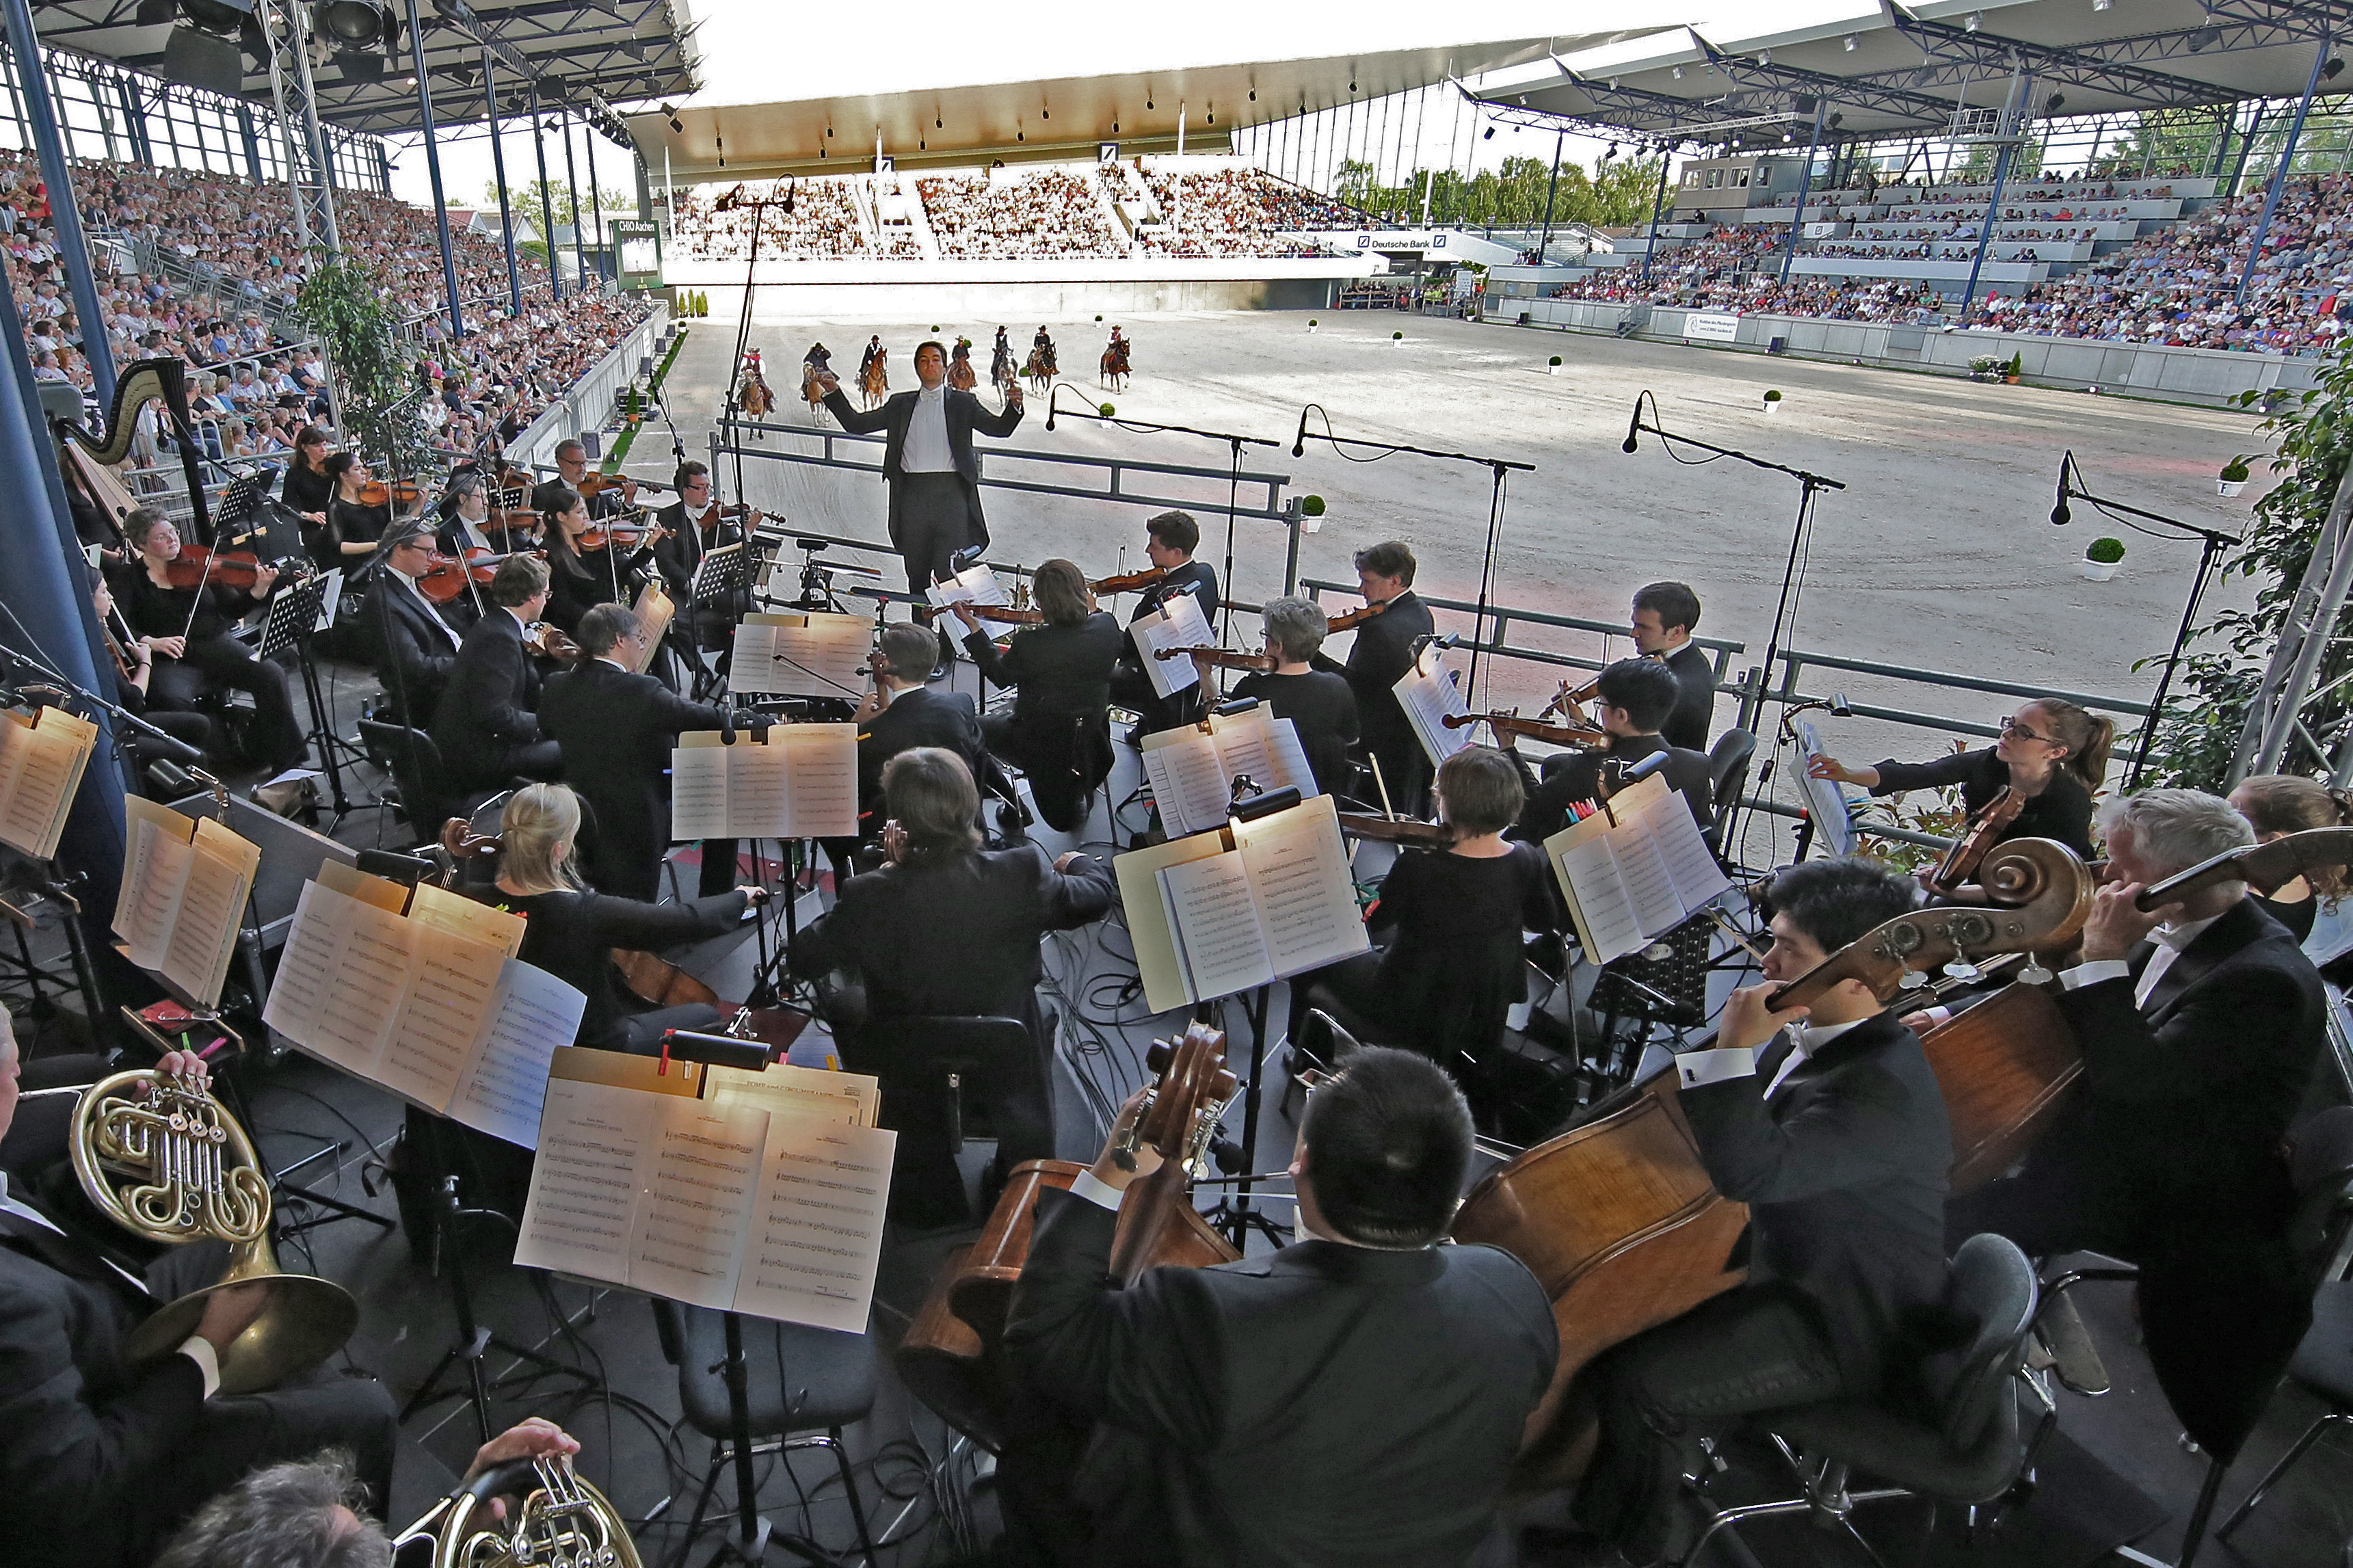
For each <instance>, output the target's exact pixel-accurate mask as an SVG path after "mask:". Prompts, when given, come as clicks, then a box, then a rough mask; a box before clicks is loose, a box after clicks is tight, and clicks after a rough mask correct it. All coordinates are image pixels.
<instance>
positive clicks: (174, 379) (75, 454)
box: [49, 359, 213, 545]
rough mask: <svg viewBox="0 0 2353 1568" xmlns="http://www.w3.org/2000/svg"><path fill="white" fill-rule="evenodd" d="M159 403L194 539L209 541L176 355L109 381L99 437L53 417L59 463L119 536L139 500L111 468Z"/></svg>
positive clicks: (127, 369)
mask: <svg viewBox="0 0 2353 1568" xmlns="http://www.w3.org/2000/svg"><path fill="white" fill-rule="evenodd" d="M159 400H160V401H161V402H162V403H163V405H164V410H165V412H166V413H167V414H168V415H169V416H170V417H171V421H172V437H173V439H174V441H176V442H177V443H178V445H179V448H180V464H181V467H182V468H183V469H184V470H185V473H186V475H187V480H188V499H189V501H190V504H191V505H192V506H193V508H194V516H195V525H194V534H195V540H196V542H200V543H204V544H207V545H209V544H210V543H212V542H213V537H212V533H213V529H212V518H211V516H210V514H209V512H208V511H207V510H206V504H205V474H204V462H203V459H202V458H199V457H198V456H197V455H196V441H195V428H194V426H192V424H191V423H190V421H189V418H188V377H187V367H186V366H185V365H184V364H182V363H180V362H179V361H178V360H176V359H142V360H140V361H137V362H136V363H132V364H129V365H126V366H124V367H123V371H122V374H121V376H120V377H119V378H118V379H117V380H116V381H115V384H114V406H113V407H112V408H111V409H109V410H108V411H107V416H106V429H105V433H104V435H103V436H102V437H101V436H99V435H94V434H92V433H91V432H90V430H89V429H87V428H85V427H84V426H81V425H79V424H78V423H76V422H75V421H73V420H71V419H52V420H51V421H50V422H49V428H50V431H51V433H52V434H53V435H54V436H55V437H56V438H57V443H58V467H59V468H60V469H61V470H62V471H63V473H64V474H65V476H66V482H67V483H69V484H70V485H72V486H74V487H75V488H76V489H79V490H80V491H81V493H82V494H83V495H85V496H87V497H88V498H89V499H90V501H91V503H92V504H93V505H95V506H96V507H97V508H98V510H99V511H100V513H101V514H102V515H103V516H104V517H105V518H106V520H107V521H108V523H109V524H110V525H111V527H112V528H113V530H114V532H115V535H116V537H117V538H118V539H120V538H121V533H122V520H123V518H124V517H126V516H128V515H129V514H130V512H131V510H132V508H133V507H136V506H137V505H138V504H139V501H138V500H137V498H135V497H134V496H132V493H131V491H130V490H129V489H127V488H126V487H125V486H124V485H123V483H122V480H121V479H120V478H119V477H118V476H117V475H116V474H115V472H114V466H115V465H116V464H117V463H120V462H121V461H122V460H123V459H124V458H127V457H129V456H130V455H131V438H132V436H133V435H135V434H137V432H138V428H139V411H140V410H141V409H142V408H144V407H146V406H147V405H148V404H150V403H153V402H156V401H159Z"/></svg>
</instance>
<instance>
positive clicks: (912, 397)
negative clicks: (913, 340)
mask: <svg viewBox="0 0 2353 1568" xmlns="http://www.w3.org/2000/svg"><path fill="white" fill-rule="evenodd" d="M878 341H879V340H878ZM870 352H879V350H876V351H870ZM860 368H861V370H862V369H863V367H862V366H861V367H860ZM947 374H948V351H947V350H946V348H945V347H944V346H943V345H941V344H940V343H938V342H924V343H922V344H919V345H918V346H917V347H916V349H915V379H916V380H917V381H918V382H920V383H922V386H921V388H920V389H919V390H917V391H913V392H902V393H897V394H894V395H892V397H891V398H890V400H889V401H888V402H886V403H884V404H883V405H882V406H881V407H880V408H874V409H867V410H860V409H857V408H853V407H851V406H850V403H849V397H848V395H845V394H844V393H843V392H842V390H841V384H840V382H839V380H838V379H836V378H835V377H834V375H833V374H831V373H829V372H828V373H827V374H823V375H821V376H820V377H819V378H818V379H819V380H820V382H821V383H822V384H824V387H825V393H826V396H825V405H826V407H827V408H828V410H830V411H831V412H832V415H833V416H834V417H835V418H836V419H838V420H839V421H840V422H841V427H842V428H843V429H844V430H848V431H850V432H852V433H854V434H857V435H871V434H873V433H874V432H875V431H877V430H880V431H882V432H884V435H885V439H884V441H883V446H882V479H883V483H884V484H885V485H886V486H887V487H888V489H889V491H890V497H891V511H890V522H889V530H890V536H891V546H892V549H894V550H896V551H898V552H899V557H900V559H901V560H902V562H903V563H905V564H906V568H907V591H908V592H909V593H911V594H920V593H922V592H923V590H924V589H925V588H928V587H929V586H931V585H932V584H934V583H936V582H941V581H944V580H945V579H946V578H948V577H952V576H954V575H955V572H956V563H958V562H959V561H962V560H965V559H968V558H970V557H973V556H976V555H978V554H979V553H980V552H981V551H983V550H985V549H987V545H988V523H987V519H986V518H984V517H983V516H982V514H981V508H980V458H979V457H978V455H977V454H976V453H975V452H974V450H973V445H972V433H973V432H974V431H976V430H977V431H979V432H980V433H981V434H982V435H984V436H994V437H997V438H999V439H1000V440H1001V439H1003V438H1004V437H1008V436H1010V435H1012V434H1013V432H1014V430H1015V429H1016V428H1017V427H1018V426H1019V425H1020V423H1021V389H1020V387H1019V386H1018V385H1017V386H1015V387H1014V388H1012V390H1010V391H1009V392H1008V393H1007V394H1006V395H1005V408H1004V411H1003V412H1001V413H992V412H991V411H990V410H989V409H988V408H987V406H986V405H984V404H982V402H981V401H980V399H978V398H977V397H975V396H974V395H972V394H971V393H969V392H962V391H959V390H957V389H956V388H955V387H952V386H950V385H948V384H947Z"/></svg>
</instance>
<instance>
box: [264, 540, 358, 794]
mask: <svg viewBox="0 0 2353 1568" xmlns="http://www.w3.org/2000/svg"><path fill="white" fill-rule="evenodd" d="M342 587H343V573H342V572H341V571H334V572H329V573H327V574H325V575H323V576H319V577H313V578H311V580H310V581H309V582H307V583H304V584H301V585H300V586H297V587H292V588H289V589H287V590H285V591H284V592H283V593H280V594H279V595H276V596H275V597H273V598H272V599H271V600H270V601H269V619H268V620H267V621H265V622H263V623H262V628H261V647H260V648H259V654H258V657H259V658H275V657H276V656H277V655H278V653H279V652H280V650H281V649H284V648H289V647H290V648H292V649H294V662H295V663H296V664H298V665H299V666H301V670H302V695H303V697H304V699H305V700H307V701H308V702H309V703H310V706H311V732H310V733H309V734H308V735H306V736H304V737H303V743H304V744H305V745H309V746H316V747H317V748H318V749H319V755H320V757H321V758H322V760H323V762H324V763H325V764H326V770H327V783H328V786H329V793H330V794H331V795H332V798H333V800H334V803H335V826H338V827H340V826H343V818H344V817H346V816H350V815H351V814H352V810H353V807H352V803H351V801H350V800H349V799H348V798H347V797H346V796H345V795H344V794H343V760H342V758H341V757H339V756H338V755H337V754H336V751H337V748H338V747H340V748H342V749H343V750H344V751H348V752H351V760H352V762H353V763H354V764H356V763H359V762H361V761H362V760H364V757H365V756H366V753H365V752H363V751H361V750H360V748H359V746H358V744H357V743H356V742H351V741H346V740H344V739H343V737H342V736H340V735H338V734H336V733H335V721H334V716H333V714H332V711H331V710H329V709H328V707H327V697H326V693H325V692H324V691H322V690H321V689H320V688H319V671H318V668H317V667H316V666H315V665H314V664H312V662H311V639H312V638H314V637H317V636H318V634H319V622H320V621H321V619H322V618H323V617H324V616H326V614H327V611H326V602H327V593H328V590H329V589H330V588H332V589H334V590H335V591H336V595H337V597H338V598H340V597H341V596H342Z"/></svg>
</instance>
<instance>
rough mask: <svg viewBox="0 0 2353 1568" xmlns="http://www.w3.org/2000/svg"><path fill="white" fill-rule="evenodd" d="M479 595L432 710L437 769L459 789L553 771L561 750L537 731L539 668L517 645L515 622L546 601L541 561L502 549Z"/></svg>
mask: <svg viewBox="0 0 2353 1568" xmlns="http://www.w3.org/2000/svg"><path fill="white" fill-rule="evenodd" d="M482 596H483V597H484V598H486V599H488V600H490V602H491V609H489V610H488V611H486V612H484V614H483V616H482V618H481V619H480V621H478V622H476V623H475V624H474V629H473V630H471V631H470V632H468V633H467V634H466V640H465V641H464V642H463V643H461V644H459V647H458V662H457V663H456V664H455V665H453V666H451V667H450V670H449V680H448V685H447V686H446V687H444V688H443V689H442V693H441V700H440V703H439V704H438V706H437V707H436V708H435V710H434V712H433V743H434V744H435V745H436V746H438V748H439V749H440V752H441V766H442V769H443V771H444V772H445V773H448V778H449V782H450V784H453V785H454V786H456V787H457V788H459V789H461V790H476V789H486V790H494V789H503V788H504V787H506V785H507V784H509V783H510V782H511V781H512V780H513V779H514V778H516V777H517V776H518V775H520V776H522V777H523V778H533V779H552V778H554V777H556V776H557V775H558V774H560V773H562V772H563V770H564V752H563V749H562V748H561V747H559V746H558V745H557V744H556V743H555V742H554V741H552V740H549V739H547V738H546V736H545V735H543V733H542V732H541V730H540V727H539V718H538V713H537V710H538V707H539V669H538V667H537V666H536V665H534V664H533V662H532V654H531V652H530V650H529V649H528V648H526V647H524V646H523V628H524V627H525V626H528V625H530V624H531V623H533V622H534V621H536V620H538V619H539V616H540V613H541V612H542V611H543V610H544V609H545V608H546V607H547V567H546V565H545V564H544V563H542V562H540V561H538V560H537V559H535V558H533V557H532V556H529V555H510V556H508V557H507V558H506V559H505V560H504V561H501V562H500V563H499V568H498V571H497V572H496V573H495V574H492V576H491V584H490V586H489V587H487V588H485V589H483V590H482Z"/></svg>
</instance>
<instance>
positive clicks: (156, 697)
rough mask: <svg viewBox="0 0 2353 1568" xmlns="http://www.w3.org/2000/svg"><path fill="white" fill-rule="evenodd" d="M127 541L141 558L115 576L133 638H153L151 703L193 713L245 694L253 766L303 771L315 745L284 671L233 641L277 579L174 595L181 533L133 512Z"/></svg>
mask: <svg viewBox="0 0 2353 1568" xmlns="http://www.w3.org/2000/svg"><path fill="white" fill-rule="evenodd" d="M122 536H123V538H124V539H125V540H126V541H127V542H129V543H130V545H131V548H132V550H134V551H136V552H138V553H137V555H136V556H135V557H134V558H133V559H132V560H131V561H130V562H128V563H125V564H124V566H123V568H122V569H121V572H120V573H119V574H117V576H116V578H115V599H116V602H117V603H118V604H119V605H120V606H121V610H122V616H123V618H124V619H125V620H127V621H128V622H130V624H131V629H132V632H134V633H135V634H136V635H137V636H139V637H146V638H152V639H153V641H152V642H151V643H150V645H149V646H150V647H151V648H152V650H153V657H154V668H153V673H152V674H151V675H150V677H149V679H148V686H147V691H148V698H149V700H150V701H152V702H153V704H154V705H155V706H156V707H158V708H162V709H164V710H171V711H190V710H194V709H195V705H196V699H197V698H199V697H201V696H203V695H204V694H205V693H206V692H207V691H211V690H216V689H219V688H221V687H227V688H229V689H232V690H237V691H243V692H246V693H248V694H249V695H250V696H251V697H252V698H253V707H254V715H255V718H256V720H257V721H258V723H257V729H256V733H255V735H254V738H253V744H254V748H255V750H256V751H257V752H259V756H258V757H257V758H256V760H257V761H259V763H262V764H263V766H264V767H265V768H267V770H268V771H269V773H273V774H275V773H281V772H283V771H284V770H286V769H288V768H290V767H295V766H297V765H299V764H300V763H301V762H302V761H303V760H304V759H305V758H306V757H307V756H308V755H309V754H310V743H309V742H308V741H306V740H305V739H304V737H303V734H302V726H301V724H300V723H298V722H297V721H295V718H294V704H293V703H292V701H291V700H289V698H288V697H287V693H286V671H285V669H284V668H283V667H282V666H280V665H277V664H274V663H272V662H270V661H269V660H268V659H264V658H255V657H254V655H253V650H252V649H250V648H248V647H246V646H245V644H244V643H242V642H240V641H238V640H237V636H236V626H237V622H238V621H239V620H240V619H242V618H243V617H244V616H248V615H249V614H251V613H252V612H253V610H254V609H255V608H256V607H257V606H258V605H259V604H260V603H261V602H262V601H263V600H264V599H267V598H268V597H269V591H270V589H271V588H272V587H273V586H275V585H276V584H277V581H278V574H277V573H276V572H275V571H273V570H272V569H270V568H269V567H267V566H264V567H261V568H260V569H259V570H258V571H257V572H255V574H254V584H253V587H252V588H251V589H250V590H249V591H248V590H247V589H242V588H230V587H226V586H224V585H222V584H219V583H214V582H206V584H203V585H202V586H201V587H198V586H189V587H185V588H177V587H174V586H173V585H172V563H173V562H174V560H176V559H177V558H178V556H179V553H180V532H179V530H178V529H176V528H174V527H173V526H172V524H171V523H170V522H168V521H165V520H164V514H163V513H162V512H160V511H157V510H154V509H153V508H152V507H140V508H137V509H135V510H132V512H131V514H130V515H129V516H127V517H125V518H124V519H123V520H122ZM175 643H176V644H177V645H178V646H177V649H176V651H174V646H173V645H174V644H175Z"/></svg>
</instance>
